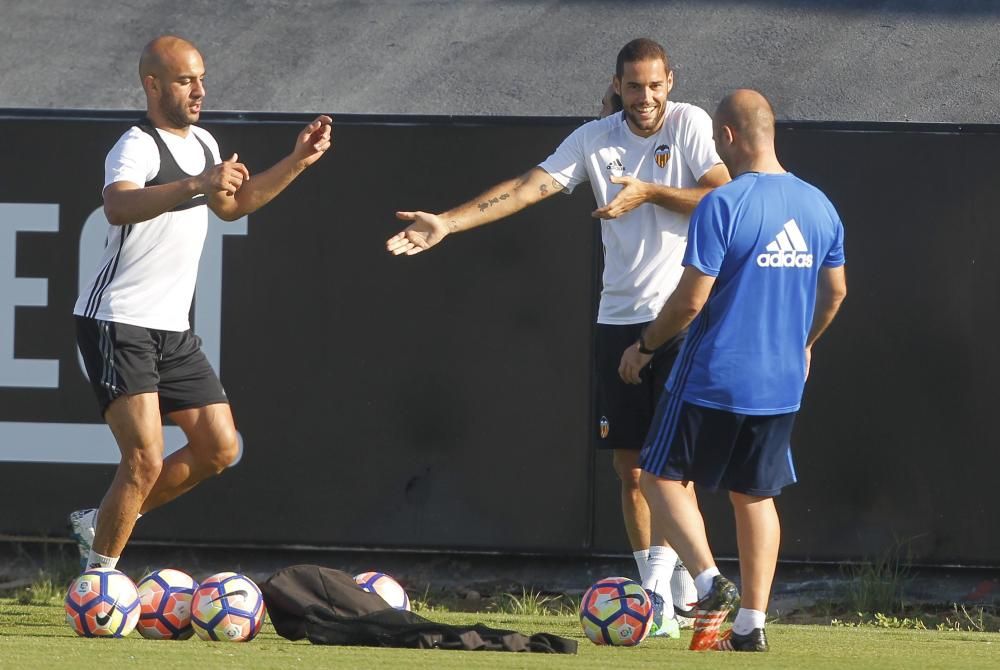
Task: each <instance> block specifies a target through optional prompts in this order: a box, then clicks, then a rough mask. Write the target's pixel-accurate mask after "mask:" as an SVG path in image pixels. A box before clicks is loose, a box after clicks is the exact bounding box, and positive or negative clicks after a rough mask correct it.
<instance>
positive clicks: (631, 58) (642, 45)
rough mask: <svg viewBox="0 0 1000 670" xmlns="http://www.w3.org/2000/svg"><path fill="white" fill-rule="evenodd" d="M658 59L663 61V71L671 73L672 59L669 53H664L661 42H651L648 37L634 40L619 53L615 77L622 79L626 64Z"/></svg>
mask: <svg viewBox="0 0 1000 670" xmlns="http://www.w3.org/2000/svg"><path fill="white" fill-rule="evenodd" d="M657 58H659V59H660V60H662V61H663V69H664V70H666V71H667V72H670V59H669V58H667V52H666V51H664V49H663V47H662V46H660V43H659V42H656V41H655V40H651V39H649V38H648V37H640V38H638V39H634V40H632V41H631V42H629V43H628V44H626V45H625V46H623V47H622V50H621V51H619V52H618V61H617V62H616V63H615V76H616V77H618V79H621V78H622V75H623V74H625V63H637V62H639V61H644V60H656V59H657Z"/></svg>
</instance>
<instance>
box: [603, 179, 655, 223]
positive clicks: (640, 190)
mask: <svg viewBox="0 0 1000 670" xmlns="http://www.w3.org/2000/svg"><path fill="white" fill-rule="evenodd" d="M611 183H612V184H621V185H622V186H623V188H622V190H620V191H618V195H616V196H615V197H614V198H613V199H612V200H611V202H609V203H608V204H607V205H605V206H604V207H601V208H600V209H595V210H594V211H593V212H591V213H590V215H591V216H592V217H594V218H595V219H617V218H618V217H619V216H621V215H622V214H625V213H626V212H631V211H632V210H633V209H635V208H636V207H638V206H639V205H641V204H643V203H645V202H648V201H649V190H648V188H647V186H648V184H646V182H644V181H640V180H638V179H636V178H635V177H611Z"/></svg>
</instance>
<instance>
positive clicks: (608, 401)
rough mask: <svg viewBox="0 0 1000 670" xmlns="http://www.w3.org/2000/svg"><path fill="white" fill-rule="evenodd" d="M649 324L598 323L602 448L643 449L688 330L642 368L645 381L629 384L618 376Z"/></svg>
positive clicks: (598, 408)
mask: <svg viewBox="0 0 1000 670" xmlns="http://www.w3.org/2000/svg"><path fill="white" fill-rule="evenodd" d="M647 325H648V324H645V323H636V324H629V325H610V324H605V323H599V324H597V332H596V336H595V338H594V363H595V367H596V378H597V383H596V389H595V399H594V402H595V404H596V407H595V417H596V419H597V448H598V449H631V450H633V451H638V450H639V449H642V443H643V441H644V440H645V439H646V434H647V433H648V432H649V426H650V422H651V421H652V420H653V414H654V412H655V411H656V404H657V402H658V401H659V399H660V393H661V392H662V391H663V385H664V384H666V383H667V377H669V376H670V370H671V369H672V368H673V367H674V360H675V359H676V358H677V353H678V352H679V351H680V348H681V345H682V344H683V343H684V335H685V333H681V334H680V335H678V336H677V337H675V338H673V339H672V340H669V341H668V342H665V343H664V344H663V346H661V347H660V348H659V349H657V350H656V353H655V354H654V355H653V358H652V360H650V361H649V365H647V366H646V369H645V370H643V371H642V373H641V375H640V377H641V379H642V383H641V384H626V383H625V382H623V381H622V378H621V377H619V376H618V366H619V364H620V363H621V360H622V354H623V353H625V350H626V349H627V348H628V347H630V346H632V345H633V344H635V342H636V340H638V339H639V334H640V333H641V332H642V329H643V328H645V327H646V326H647Z"/></svg>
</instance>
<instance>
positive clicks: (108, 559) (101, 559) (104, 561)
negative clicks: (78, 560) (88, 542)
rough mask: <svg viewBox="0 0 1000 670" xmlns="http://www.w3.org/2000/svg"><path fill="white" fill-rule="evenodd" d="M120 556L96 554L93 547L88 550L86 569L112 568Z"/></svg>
mask: <svg viewBox="0 0 1000 670" xmlns="http://www.w3.org/2000/svg"><path fill="white" fill-rule="evenodd" d="M119 558H121V557H120V556H104V555H102V554H98V553H97V552H96V551H94V550H93V549H91V550H90V556H88V557H87V569H88V570H90V569H91V568H114V567H116V566H117V565H118V559H119Z"/></svg>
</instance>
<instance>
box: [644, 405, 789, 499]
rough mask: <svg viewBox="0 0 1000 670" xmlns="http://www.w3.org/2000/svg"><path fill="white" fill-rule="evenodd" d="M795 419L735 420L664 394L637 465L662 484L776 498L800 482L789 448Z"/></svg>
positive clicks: (750, 417)
mask: <svg viewBox="0 0 1000 670" xmlns="http://www.w3.org/2000/svg"><path fill="white" fill-rule="evenodd" d="M795 414H796V413H795V412H791V413H788V414H769V415H752V414H734V413H732V412H727V411H724V410H721V409H714V408H710V407H702V406H700V405H693V404H691V403H689V402H684V401H683V400H681V399H680V396H679V395H678V394H675V393H671V392H670V391H664V392H663V394H662V395H661V396H660V402H659V404H658V405H657V407H656V414H655V416H654V417H653V423H652V425H651V426H650V429H649V435H647V436H646V443H645V445H644V446H643V448H642V452H641V454H640V456H639V464H640V466H641V467H642V469H643V470H644V471H646V472H649V473H652V474H654V475H657V476H660V477H663V478H664V479H671V480H675V481H692V482H694V483H695V484H698V485H699V486H704V487H706V488H709V489H713V490H714V489H720V488H721V489H725V490H727V491H735V492H736V493H743V494H746V495H751V496H764V497H770V496H776V495H778V494H780V493H781V489H782V488H784V487H785V486H788V485H789V484H794V483H795V482H796V481H797V478H796V476H795V465H794V464H793V463H792V450H791V443H790V440H791V434H792V426H793V425H794V424H795Z"/></svg>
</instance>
